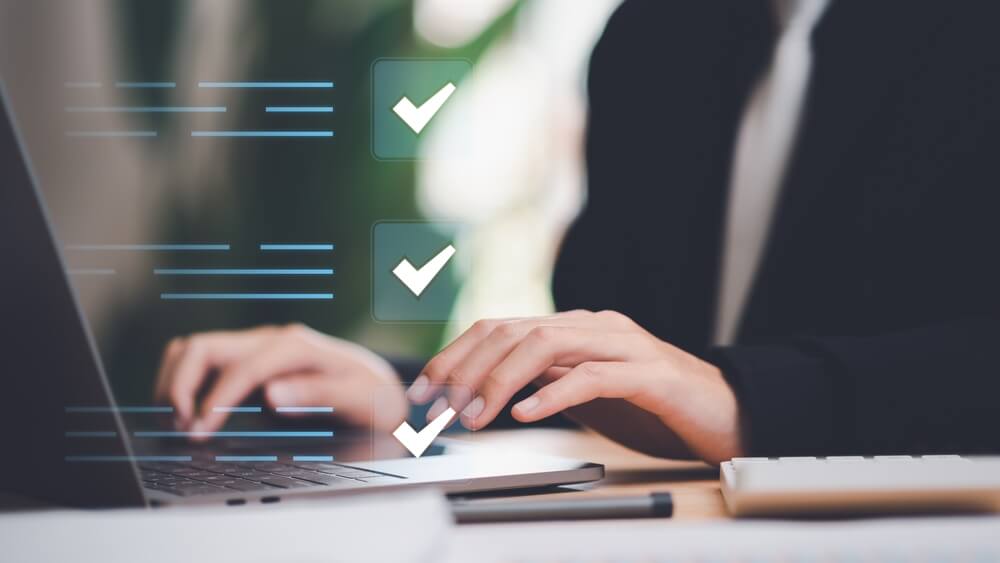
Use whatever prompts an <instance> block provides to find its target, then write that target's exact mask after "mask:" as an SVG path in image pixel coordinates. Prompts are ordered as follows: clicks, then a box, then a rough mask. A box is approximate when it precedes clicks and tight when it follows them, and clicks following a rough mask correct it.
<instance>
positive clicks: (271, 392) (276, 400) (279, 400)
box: [267, 383, 297, 407]
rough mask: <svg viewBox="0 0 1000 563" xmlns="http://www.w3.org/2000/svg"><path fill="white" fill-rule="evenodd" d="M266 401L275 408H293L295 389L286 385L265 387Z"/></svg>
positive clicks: (279, 384) (278, 384) (277, 384)
mask: <svg viewBox="0 0 1000 563" xmlns="http://www.w3.org/2000/svg"><path fill="white" fill-rule="evenodd" d="M267 400H268V401H270V403H271V404H272V405H274V406H275V407H288V406H295V403H296V400H297V398H296V396H295V389H293V388H292V386H291V385H289V384H287V383H272V384H270V385H268V386H267Z"/></svg>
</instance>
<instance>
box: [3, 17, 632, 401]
mask: <svg viewBox="0 0 1000 563" xmlns="http://www.w3.org/2000/svg"><path fill="white" fill-rule="evenodd" d="M619 1H620V0H588V1H587V2H579V1H577V0H476V1H469V0H280V1H279V0H211V1H208V0H169V1H168V0H164V1H156V2H148V1H139V0H38V1H37V2H20V1H18V0H0V73H2V76H3V78H4V82H5V84H6V85H7V86H8V89H9V90H10V91H11V94H12V98H13V100H14V106H15V107H14V110H15V113H16V114H17V115H18V118H19V121H20V122H21V124H22V128H23V129H24V133H25V137H26V139H27V144H28V148H29V153H30V154H31V156H32V159H33V161H34V164H35V166H36V169H37V170H38V172H39V177H40V179H41V188H42V192H43V195H44V197H45V199H46V203H47V204H48V206H49V208H50V211H51V213H52V217H53V221H54V223H55V227H56V230H57V235H58V236H59V238H60V239H61V242H62V243H63V244H64V245H65V246H66V249H67V250H66V252H65V256H66V259H67V262H68V265H69V267H70V268H71V269H77V270H80V269H94V268H99V269H100V268H103V269H107V270H108V271H113V272H114V275H107V276H90V275H87V276H83V275H74V277H73V282H74V285H75V287H76V289H77V292H78V294H79V295H80V298H81V301H82V303H83V305H84V308H85V311H86V313H87V316H88V319H89V320H90V322H91V324H92V326H93V327H94V330H95V334H96V335H97V340H98V344H99V347H100V351H101V354H102V357H103V359H104V361H105V364H106V368H107V371H108V373H109V375H110V377H111V379H112V382H113V385H114V388H115V391H116V393H117V395H118V398H119V400H120V401H122V402H124V403H143V402H148V401H149V398H150V396H151V393H152V385H153V381H154V377H155V374H156V370H157V367H158V364H159V359H160V354H161V351H162V350H163V347H164V346H165V344H166V343H167V342H168V341H169V340H170V339H171V338H173V337H175V336H179V335H187V334H191V333H195V332H200V331H207V330H237V329H241V328H248V327H253V326H256V325H261V324H284V323H290V322H302V323H306V324H308V325H309V326H311V327H313V328H315V329H317V330H320V331H323V332H326V333H329V334H332V335H336V336H339V337H342V338H346V339H350V340H354V341H358V342H361V343H362V344H364V345H367V346H369V347H371V348H372V349H374V350H376V351H378V352H380V353H382V354H384V355H387V356H389V357H397V358H414V359H421V358H426V357H429V356H430V355H431V354H433V353H434V352H436V351H437V350H438V349H439V348H440V346H441V345H442V343H443V342H445V341H447V340H448V339H449V338H451V337H453V336H454V335H455V334H456V333H457V332H458V331H460V330H462V328H463V327H464V326H467V325H468V323H469V322H471V321H472V320H475V319H476V318H481V317H484V316H510V315H525V314H538V313H544V312H546V311H548V310H550V309H551V299H550V297H549V296H548V279H549V275H550V273H551V272H550V268H551V264H552V261H553V257H554V255H555V252H556V250H557V248H558V241H559V238H560V236H561V234H562V232H564V230H565V228H566V226H567V225H568V223H569V222H570V221H571V220H572V218H573V217H574V216H575V213H576V212H577V210H578V209H579V206H580V204H581V202H582V199H583V195H582V194H583V193H584V181H583V174H582V151H581V146H582V138H583V130H584V120H585V115H586V111H585V105H586V104H585V92H584V87H583V86H584V82H585V81H584V79H585V74H586V61H587V58H588V56H589V52H590V50H591V48H592V47H593V44H594V42H595V41H596V40H597V38H598V37H599V35H600V32H601V30H602V28H603V25H604V22H605V21H606V20H607V18H608V16H609V15H610V13H611V12H612V11H613V9H614V8H615V7H616V6H617V4H618V2H619ZM383 57H394V58H436V57H438V58H464V59H467V60H469V61H471V62H472V63H473V70H472V72H471V75H470V76H468V77H466V79H464V80H463V83H462V84H460V85H459V88H458V91H457V93H456V95H455V96H454V98H453V99H450V100H449V102H448V103H447V105H446V106H445V108H444V109H443V110H442V112H441V115H440V117H435V121H434V123H433V124H432V126H430V127H428V131H426V132H424V133H422V135H421V139H422V141H421V144H422V148H421V150H422V151H423V152H424V153H425V154H424V156H425V157H426V158H424V159H423V160H416V161H400V162H386V161H378V160H376V159H374V158H373V157H372V153H371V137H370V123H371V122H370V120H371V113H370V112H371V107H370V105H371V104H370V95H371V92H370V80H371V77H370V71H371V65H372V62H373V61H375V60H376V59H378V58H383ZM75 81H84V82H86V81H91V82H93V83H95V84H96V83H99V84H100V87H97V88H75V87H70V83H71V82H75ZM116 81H170V82H176V88H169V89H168V88H137V89H123V88H120V87H117V88H116V87H115V83H116ZM199 81H333V82H335V83H336V87H335V88H334V89H332V90H316V91H295V92H288V91H284V92H279V91H274V90H240V91H218V90H214V91H213V90H210V89H202V88H198V86H197V84H198V82H199ZM95 104H96V105H109V106H163V105H195V106H198V105H223V104H225V105H226V106H227V108H228V111H227V112H226V113H224V114H221V115H200V114H199V115H184V116H179V115H175V114H168V113H139V114H127V115H124V116H122V115H113V114H109V115H103V114H101V115H97V114H78V113H73V112H67V111H63V108H64V107H69V106H86V105H95ZM268 104H272V105H273V104H278V105H332V106H334V107H335V111H334V112H333V113H331V114H311V115H306V114H303V115H273V114H265V113H264V112H263V111H262V109H263V107H264V106H265V105H268ZM470 116H474V117H475V118H476V119H470ZM212 120H216V121H212ZM473 123H476V124H475V125H473ZM79 128H91V129H94V128H98V129H99V128H103V129H108V130H111V129H123V128H124V129H136V130H139V129H148V130H156V131H157V132H158V136H157V138H155V139H150V140H146V139H141V140H137V139H117V140H101V141H94V140H91V141H86V142H81V141H80V140H79V139H68V138H67V135H66V132H67V131H69V130H73V129H79ZM219 128H233V129H244V130H251V129H282V128H286V129H293V128H302V129H331V130H334V131H335V133H336V134H335V137H334V138H333V139H323V140H316V139H263V140H261V139H253V140H249V139H198V138H192V137H191V134H190V132H191V131H192V130H197V129H219ZM473 138H475V139H476V140H477V142H478V143H479V146H477V147H476V148H477V151H478V152H479V155H478V157H477V159H476V160H474V161H467V162H465V161H459V160H458V159H449V158H440V157H441V156H442V155H445V156H447V155H448V154H449V152H451V153H453V152H454V151H453V150H452V149H454V148H455V147H456V146H465V145H469V144H472V140H473ZM422 219H426V220H432V221H455V222H461V223H463V224H467V225H470V226H471V227H472V228H471V230H472V231H473V234H472V235H471V236H470V238H468V239H467V240H463V241H462V244H463V246H462V248H463V249H467V250H468V252H471V253H474V254H475V256H476V261H477V262H476V266H475V268H474V269H472V268H470V271H468V272H467V276H466V278H465V280H464V285H463V286H462V289H461V290H460V293H459V296H458V298H457V301H456V303H455V304H454V311H455V312H454V315H453V318H452V321H451V322H449V323H444V324H441V323H439V324H412V323H407V324H400V325H394V324H387V323H378V322H375V321H374V320H373V318H372V315H371V290H370V284H371V249H370V244H371V228H372V225H373V224H374V223H375V222H377V221H383V220H422ZM165 242H170V243H229V244H231V245H232V250H231V251H230V252H226V253H217V254H214V255H213V254H211V253H200V254H199V253H170V252H161V253H110V252H105V253H101V252H78V251H74V250H73V248H72V247H73V245H75V244H77V245H78V244H89V243H125V244H128V243H133V244H134V243H165ZM262 242H279V243H280V242H300V243H308V242H328V243H334V244H335V245H336V250H335V251H334V252H333V253H329V254H321V253H314V254H297V255H293V254H284V255H265V254H266V253H262V252H259V251H258V249H257V245H258V244H259V243H262ZM199 266H200V267H205V266H214V267H244V268H246V267H287V268H309V267H324V268H330V267H332V268H334V269H335V270H336V275H335V276H334V277H333V278H332V282H331V280H330V279H329V278H327V279H322V280H317V279H308V278H302V279H299V278H288V279H283V280H281V283H280V284H279V285H281V288H280V289H281V290H289V291H295V290H301V291H318V290H323V291H333V292H334V293H335V294H336V298H335V299H334V300H333V301H331V302H314V301H298V302H291V301H290V302H209V301H205V302H170V301H163V300H161V299H159V294H160V293H161V292H163V291H178V290H186V291H198V290H204V291H254V290H258V291H268V290H275V289H276V283H275V280H274V279H265V280H262V279H252V278H251V277H247V278H229V279H197V278H191V279H178V278H167V277H164V276H153V275H152V268H156V267H178V268H191V267H199ZM331 286H332V287H331Z"/></svg>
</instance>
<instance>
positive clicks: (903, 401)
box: [710, 318, 1000, 455]
mask: <svg viewBox="0 0 1000 563" xmlns="http://www.w3.org/2000/svg"><path fill="white" fill-rule="evenodd" d="M998 342H1000V320H998V319H996V318H980V319H967V320H961V321H955V322H951V323H947V324H940V325H935V326H926V327H921V328H915V329H911V330H906V331H901V332H895V333H891V334H884V335H879V336H873V337H863V338H861V337H859V338H823V339H802V340H799V341H795V342H793V343H790V344H788V345H784V346H759V347H745V346H734V347H726V348H717V349H715V350H713V351H712V352H711V353H710V359H711V360H713V361H714V362H715V363H716V364H717V365H719V366H720V368H721V369H722V370H723V372H724V373H725V374H726V377H727V379H728V380H729V381H730V383H731V384H732V386H733V388H734V390H735V392H736V394H737V396H738V398H739V402H740V405H741V408H742V409H743V415H744V419H745V421H746V423H747V427H748V429H749V447H750V450H751V451H752V452H753V454H754V455H831V454H837V453H839V454H892V453H911V454H920V453H977V452H996V451H998V450H1000V432H998V431H997V419H998V415H1000V402H998V399H1000V377H998V372H997V368H996V360H995V357H996V352H995V351H996V347H997V343H998Z"/></svg>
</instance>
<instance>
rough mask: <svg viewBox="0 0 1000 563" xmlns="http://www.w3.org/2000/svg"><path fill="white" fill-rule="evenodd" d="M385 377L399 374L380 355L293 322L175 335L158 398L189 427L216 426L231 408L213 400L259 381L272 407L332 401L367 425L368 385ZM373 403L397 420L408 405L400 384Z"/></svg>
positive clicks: (236, 395)
mask: <svg viewBox="0 0 1000 563" xmlns="http://www.w3.org/2000/svg"><path fill="white" fill-rule="evenodd" d="M211 374H216V375H217V376H216V377H215V378H214V380H213V381H211V382H210V381H209V379H211V378H210V377H209V376H210V375H211ZM386 385H390V386H391V385H396V386H398V385H399V379H398V378H397V376H396V374H395V371H394V370H393V369H392V367H391V366H390V365H389V364H388V363H387V362H386V361H385V360H383V359H382V358H380V357H379V356H377V355H376V354H374V353H373V352H371V351H369V350H368V349H366V348H364V347H362V346H359V345H357V344H353V343H350V342H347V341H344V340H340V339H337V338H333V337H330V336H327V335H325V334H322V333H319V332H317V331H314V330H312V329H310V328H308V327H306V326H304V325H298V324H295V325H289V326H285V327H272V326H267V327H260V328H255V329H251V330H244V331H236V332H207V333H202V334H195V335H192V336H188V337H185V338H175V339H174V340H172V341H171V342H170V343H169V344H168V345H167V348H166V351H165V353H164V355H163V360H162V363H161V366H160V372H159V375H158V377H157V383H156V399H157V400H158V401H160V402H163V403H167V404H170V405H173V407H174V411H175V413H176V415H175V416H176V418H175V423H176V425H177V427H178V428H179V429H181V430H186V431H191V432H214V431H216V430H218V429H219V428H221V427H222V425H223V424H224V423H225V421H226V418H227V416H228V413H226V412H225V411H224V410H219V409H216V408H215V407H233V406H237V405H239V404H240V403H241V402H242V401H243V400H244V399H245V398H246V397H247V396H248V395H249V394H250V393H251V392H253V391H254V390H255V389H258V388H263V391H264V397H265V399H266V401H267V402H268V404H269V405H271V406H272V407H277V406H320V405H330V406H335V407H336V411H335V413H336V416H337V417H338V418H341V419H343V420H345V421H347V422H348V423H350V424H353V425H356V426H368V425H370V424H371V420H372V416H371V408H372V404H371V402H372V401H371V397H372V392H373V390H374V389H375V388H376V387H378V386H386ZM205 386H208V387H209V388H208V389H207V391H205V394H204V398H203V399H202V400H201V401H200V403H201V404H200V406H199V405H196V397H197V396H198V395H199V393H200V391H201V390H202V388H203V387H205ZM378 406H379V409H381V410H382V411H383V412H382V413H380V416H379V417H377V418H378V420H381V421H391V420H395V419H396V418H397V417H396V416H395V415H396V414H397V411H398V418H399V419H400V420H402V419H403V418H405V416H406V412H407V408H408V407H407V405H406V400H405V398H404V397H403V392H402V388H401V387H400V389H399V393H398V395H397V396H396V397H393V395H392V394H391V393H382V392H380V394H379V405H378Z"/></svg>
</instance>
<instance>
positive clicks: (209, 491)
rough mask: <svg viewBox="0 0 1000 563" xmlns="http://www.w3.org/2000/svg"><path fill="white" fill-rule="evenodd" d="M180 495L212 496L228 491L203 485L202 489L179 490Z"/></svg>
mask: <svg viewBox="0 0 1000 563" xmlns="http://www.w3.org/2000/svg"><path fill="white" fill-rule="evenodd" d="M177 491H178V494H179V495H181V496H182V497H190V496H194V495H210V494H213V493H223V492H225V491H226V489H224V488H222V487H213V486H212V485H202V486H200V487H186V488H183V489H177Z"/></svg>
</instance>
